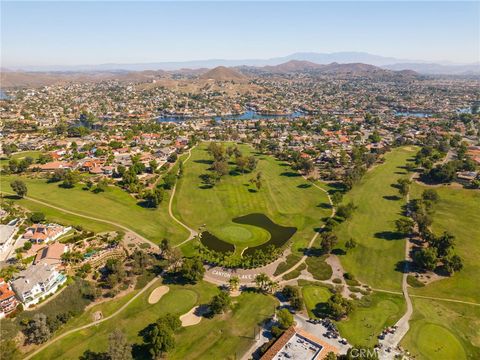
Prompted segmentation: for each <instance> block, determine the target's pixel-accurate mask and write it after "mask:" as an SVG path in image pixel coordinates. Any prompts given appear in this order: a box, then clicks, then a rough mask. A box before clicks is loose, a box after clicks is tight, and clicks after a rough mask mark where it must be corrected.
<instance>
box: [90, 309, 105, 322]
mask: <svg viewBox="0 0 480 360" xmlns="http://www.w3.org/2000/svg"><path fill="white" fill-rule="evenodd" d="M102 318H103V314H102V312H101V311H95V312H94V313H93V315H92V319H93V321H98V320H101V319H102Z"/></svg>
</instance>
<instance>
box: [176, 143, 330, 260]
mask: <svg viewBox="0 0 480 360" xmlns="http://www.w3.org/2000/svg"><path fill="white" fill-rule="evenodd" d="M238 147H239V149H240V150H241V151H242V153H243V154H245V155H248V154H254V155H255V156H256V157H257V159H258V165H257V169H256V170H255V171H254V172H253V174H237V175H226V176H224V177H223V178H222V179H221V181H220V182H219V183H218V184H217V185H216V186H215V187H213V188H205V186H203V185H204V184H203V183H202V180H201V178H200V176H201V175H202V174H206V173H208V172H209V171H208V168H209V167H210V166H211V165H210V161H211V156H210V155H209V154H208V153H207V151H206V149H207V144H201V145H199V146H198V147H197V148H195V149H194V150H193V151H192V156H191V158H190V160H189V161H188V163H187V164H186V166H185V170H184V175H183V177H182V178H181V179H180V181H179V183H178V185H177V193H176V194H175V198H174V212H175V214H176V216H178V218H180V219H182V221H183V222H185V223H186V224H188V225H189V226H190V227H192V228H194V229H198V228H199V227H200V226H202V225H204V224H206V228H207V229H208V230H209V231H210V232H212V233H213V234H215V235H216V236H218V237H219V238H221V239H222V240H225V241H228V242H231V243H233V244H235V245H236V246H237V248H239V249H241V248H244V247H248V246H253V245H258V244H261V243H264V242H265V241H267V240H268V237H267V236H269V234H267V233H266V232H265V233H264V231H263V230H262V229H259V228H254V227H253V226H250V227H249V226H247V225H240V224H235V223H233V222H232V219H233V218H235V217H238V216H243V215H248V214H251V213H263V214H265V215H267V216H268V217H269V218H270V219H271V220H272V221H274V222H276V223H277V224H279V225H283V226H295V227H297V229H298V231H297V232H296V233H295V235H294V236H293V238H292V240H293V244H294V246H293V249H292V250H293V251H294V253H297V254H299V253H300V252H299V250H300V249H301V248H303V247H305V246H306V245H307V244H308V242H309V240H310V239H311V238H312V236H313V235H314V229H315V228H317V227H319V226H320V225H321V220H320V219H321V218H323V217H325V216H328V215H329V212H330V210H329V209H325V207H322V206H321V204H325V203H327V202H328V200H327V196H326V195H325V194H324V193H323V192H322V191H320V190H319V189H317V188H315V187H314V186H311V184H309V183H308V182H307V181H305V180H304V179H303V178H302V177H301V176H300V175H299V174H297V173H295V172H293V171H292V170H291V169H290V167H289V166H288V165H287V164H286V163H284V162H281V161H277V160H275V159H274V158H273V157H270V156H266V155H257V154H255V153H254V152H253V149H252V148H251V147H249V146H246V145H238ZM232 161H233V158H232ZM234 168H235V165H234V164H230V169H231V170H233V169H234ZM259 171H261V172H262V177H263V186H262V188H261V189H260V191H258V192H255V191H253V190H254V188H253V186H252V185H251V184H250V183H249V180H250V179H251V178H252V177H253V176H254V175H255V174H256V173H257V172H259ZM249 190H250V191H249ZM240 228H242V230H240ZM254 229H255V230H254Z"/></svg>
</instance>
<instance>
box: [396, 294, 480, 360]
mask: <svg viewBox="0 0 480 360" xmlns="http://www.w3.org/2000/svg"><path fill="white" fill-rule="evenodd" d="M413 304H414V309H415V311H414V313H413V317H412V319H411V321H410V331H409V332H408V333H407V335H406V336H405V338H404V339H403V340H402V343H401V345H402V346H403V347H404V348H405V349H407V350H408V351H410V353H411V354H412V355H414V356H415V358H416V359H422V360H423V359H424V360H450V359H455V360H457V359H458V360H462V359H479V358H480V307H478V306H472V305H464V304H456V303H448V302H445V301H434V300H428V299H419V298H414V299H413Z"/></svg>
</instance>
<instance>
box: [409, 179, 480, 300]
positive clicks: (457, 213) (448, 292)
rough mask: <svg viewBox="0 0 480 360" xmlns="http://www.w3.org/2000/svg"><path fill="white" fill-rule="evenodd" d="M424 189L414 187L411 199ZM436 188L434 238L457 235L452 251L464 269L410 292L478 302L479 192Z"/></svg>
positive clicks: (479, 297) (479, 294) (479, 268)
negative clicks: (437, 197) (447, 233)
mask: <svg viewBox="0 0 480 360" xmlns="http://www.w3.org/2000/svg"><path fill="white" fill-rule="evenodd" d="M424 189H426V187H425V186H421V185H417V184H415V186H414V188H413V191H412V196H414V197H420V195H421V193H422V191H423V190H424ZM435 189H436V190H437V192H438V194H439V195H440V201H439V203H438V204H436V205H435V213H434V214H433V225H432V230H433V231H434V232H435V233H436V234H437V235H439V234H441V233H443V232H444V231H448V232H450V233H452V234H453V235H455V236H456V246H455V251H456V252H457V253H458V254H459V255H460V256H461V257H462V259H463V264H464V268H463V269H462V271H460V272H458V273H456V274H454V276H452V277H450V278H448V279H444V280H440V281H436V282H434V283H432V284H429V285H427V286H425V287H424V288H419V289H412V290H411V292H412V293H414V294H419V295H427V296H435V297H445V298H453V299H458V300H464V301H471V302H477V303H480V281H479V276H480V263H479V261H478V259H479V258H480V191H478V190H467V189H459V188H452V187H446V186H443V187H437V188H435Z"/></svg>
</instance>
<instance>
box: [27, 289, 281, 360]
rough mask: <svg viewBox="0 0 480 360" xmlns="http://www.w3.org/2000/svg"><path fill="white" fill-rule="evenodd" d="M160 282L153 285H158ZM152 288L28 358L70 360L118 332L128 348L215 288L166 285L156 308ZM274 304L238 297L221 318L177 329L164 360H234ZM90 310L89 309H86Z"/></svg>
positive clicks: (100, 345) (261, 298) (263, 298)
mask: <svg viewBox="0 0 480 360" xmlns="http://www.w3.org/2000/svg"><path fill="white" fill-rule="evenodd" d="M159 284H160V282H159V283H158V284H157V285H159ZM157 285H153V286H152V287H151V288H150V289H149V290H148V291H147V292H145V293H144V294H142V295H141V296H140V297H139V298H138V299H136V300H135V301H134V302H133V303H132V304H130V305H129V307H128V308H127V309H126V310H124V312H122V313H121V314H119V315H118V316H117V317H115V318H113V319H111V320H108V321H106V322H104V323H102V324H100V325H98V326H96V327H94V328H89V329H87V330H83V331H80V332H77V333H75V334H72V335H69V336H67V337H65V338H64V339H61V340H60V341H58V342H57V343H55V344H53V345H51V346H49V347H48V348H47V349H45V350H44V351H42V352H41V353H39V354H38V355H37V356H35V357H34V359H76V358H78V356H80V355H81V354H82V353H83V352H84V351H85V350H87V349H90V350H92V351H106V350H107V347H108V335H109V334H110V333H111V332H112V331H113V330H114V329H116V328H118V329H121V330H122V331H123V332H124V333H125V334H126V335H127V338H128V341H129V342H131V343H141V342H142V339H141V338H140V337H139V336H138V332H139V331H140V330H142V329H143V328H145V327H146V326H147V325H148V324H150V323H152V322H154V321H155V320H156V319H157V318H158V317H160V316H161V315H163V314H166V313H168V312H170V313H173V314H177V315H181V314H184V313H186V312H187V311H189V310H190V309H191V308H192V307H194V306H196V305H199V304H204V303H206V302H208V301H209V300H210V299H211V297H212V296H213V295H214V294H216V293H218V291H219V290H218V289H217V288H216V287H215V286H213V285H211V284H208V283H200V284H197V285H194V286H191V285H188V286H178V285H169V286H170V291H169V292H168V293H167V294H166V295H164V296H163V297H162V299H161V300H160V301H159V302H158V303H156V304H153V305H152V304H148V301H147V299H148V297H149V295H150V293H151V291H153V289H155V287H156V286H157ZM275 305H276V300H275V299H274V298H273V297H271V296H267V295H262V294H257V293H244V294H242V295H240V296H239V297H238V298H235V299H234V307H233V310H232V311H231V312H229V313H228V314H226V315H222V316H217V317H214V318H213V319H202V321H201V323H200V324H198V325H195V326H191V327H187V328H183V329H182V330H180V332H179V333H178V334H177V336H176V346H175V349H174V350H173V351H171V352H170V353H169V354H168V358H170V359H184V358H186V357H188V358H189V359H214V358H215V359H217V358H229V356H230V357H231V358H233V357H234V356H235V355H234V354H236V355H237V358H238V357H239V356H240V355H242V354H243V352H244V351H245V350H246V349H247V348H248V347H249V346H250V345H251V343H252V341H253V336H254V329H255V328H257V331H258V327H257V324H258V323H259V322H260V321H262V320H264V319H265V318H267V317H268V316H271V314H273V311H274V308H275ZM92 310H93V309H92Z"/></svg>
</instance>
